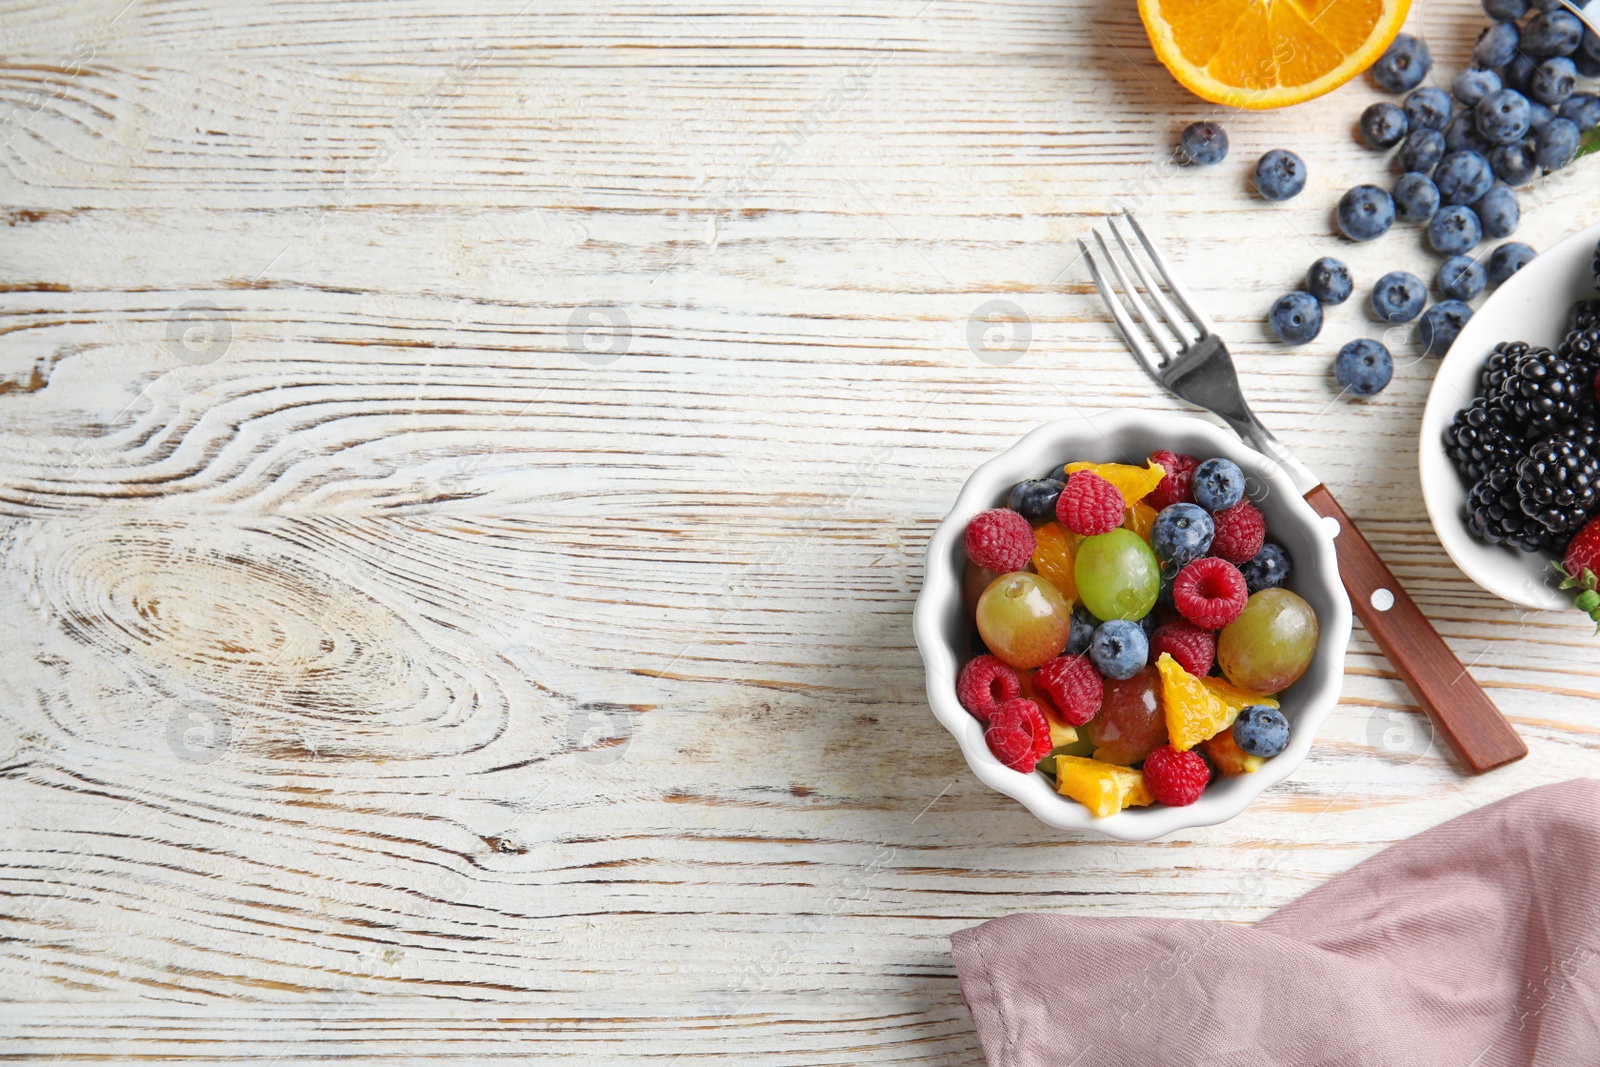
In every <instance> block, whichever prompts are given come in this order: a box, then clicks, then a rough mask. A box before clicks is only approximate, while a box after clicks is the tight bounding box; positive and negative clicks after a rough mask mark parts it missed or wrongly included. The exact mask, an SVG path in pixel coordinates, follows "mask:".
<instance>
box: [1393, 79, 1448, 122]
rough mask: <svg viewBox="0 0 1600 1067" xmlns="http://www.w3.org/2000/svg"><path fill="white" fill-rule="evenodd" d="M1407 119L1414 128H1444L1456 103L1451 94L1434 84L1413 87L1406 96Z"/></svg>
mask: <svg viewBox="0 0 1600 1067" xmlns="http://www.w3.org/2000/svg"><path fill="white" fill-rule="evenodd" d="M1405 109H1406V121H1407V123H1408V124H1409V126H1410V128H1411V129H1413V130H1443V129H1444V128H1445V126H1446V125H1447V124H1448V123H1449V122H1450V115H1451V113H1452V112H1454V111H1455V105H1454V104H1452V103H1451V101H1450V94H1449V93H1447V92H1445V91H1444V90H1443V89H1435V88H1433V87H1432V86H1429V87H1427V88H1423V89H1413V90H1412V91H1411V95H1410V96H1407V97H1406V104H1405Z"/></svg>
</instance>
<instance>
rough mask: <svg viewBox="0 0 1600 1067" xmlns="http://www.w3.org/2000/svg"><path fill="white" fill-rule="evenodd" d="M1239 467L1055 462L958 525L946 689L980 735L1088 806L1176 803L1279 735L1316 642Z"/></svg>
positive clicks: (1262, 752) (1168, 455) (1278, 743)
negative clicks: (967, 649) (958, 654)
mask: <svg viewBox="0 0 1600 1067" xmlns="http://www.w3.org/2000/svg"><path fill="white" fill-rule="evenodd" d="M1267 536H1268V530H1267V523H1266V519H1265V517H1264V516H1263V515H1262V514H1261V512H1260V511H1259V510H1258V509H1257V508H1256V506H1255V504H1253V503H1252V502H1251V501H1250V500H1248V499H1247V498H1246V496H1245V476H1244V472H1243V471H1242V470H1241V469H1240V468H1239V466H1238V464H1236V463H1234V462H1233V461H1232V460H1228V459H1223V458H1209V459H1205V460H1201V459H1198V458H1196V457H1194V456H1186V455H1181V454H1178V453H1174V452H1170V451H1165V450H1160V451H1156V452H1153V453H1151V454H1150V456H1149V458H1148V460H1147V461H1146V463H1145V464H1144V465H1143V466H1140V465H1137V464H1124V463H1091V462H1087V461H1075V462H1070V463H1065V464H1063V465H1061V466H1060V467H1057V468H1055V469H1054V470H1052V471H1050V472H1049V473H1048V474H1046V475H1045V476H1044V477H1042V478H1037V479H1030V480H1029V481H1025V482H1022V483H1020V484H1018V485H1017V486H1015V487H1014V488H1013V489H1012V490H1011V491H1010V493H1009V494H1007V497H1006V504H1005V506H1004V507H999V508H993V509H991V510H989V511H985V512H983V513H982V514H980V515H977V516H976V517H974V518H973V519H972V521H971V522H970V523H968V525H967V529H966V536H965V546H966V552H967V569H966V574H965V577H964V580H963V585H962V602H963V605H964V607H965V609H966V610H967V611H968V612H969V613H970V614H971V616H972V619H973V623H974V625H975V628H976V637H975V647H974V655H973V657H972V659H971V660H969V661H968V662H967V663H966V664H965V665H964V666H963V667H962V669H961V673H960V676H959V677H958V679H957V681H956V696H957V699H959V700H960V702H961V706H962V707H963V708H965V709H966V710H967V711H968V712H969V713H970V714H971V715H972V716H973V717H974V718H976V719H977V720H978V721H979V722H981V723H983V724H984V739H985V740H986V741H987V742H988V745H989V749H990V751H992V752H993V753H994V755H995V757H996V758H997V759H998V760H1000V762H1001V763H1003V764H1005V765H1006V766H1007V767H1009V768H1011V769H1012V770H1014V771H1017V772H1018V773H1021V774H1035V773H1037V774H1043V775H1045V776H1047V777H1048V778H1049V779H1051V780H1052V781H1053V782H1054V783H1055V786H1056V789H1057V791H1058V792H1060V793H1061V794H1062V795H1063V796H1068V797H1071V798H1072V799H1073V800H1076V801H1078V802H1079V803H1080V804H1082V805H1084V806H1085V807H1086V808H1088V809H1089V811H1090V812H1092V813H1093V814H1094V815H1096V816H1102V817H1103V816H1107V815H1113V814H1115V813H1117V812H1119V811H1121V810H1123V809H1124V808H1128V807H1135V806H1143V805H1148V804H1168V805H1177V806H1181V805H1186V804H1192V803H1194V802H1195V801H1196V800H1198V799H1199V798H1200V795H1201V794H1202V793H1203V792H1204V791H1205V789H1206V786H1207V785H1208V784H1210V782H1211V781H1212V780H1213V779H1214V778H1216V777H1217V776H1218V775H1238V774H1250V773H1252V772H1254V771H1256V770H1258V769H1260V767H1261V766H1262V764H1263V763H1265V762H1266V761H1267V760H1269V759H1271V758H1272V757H1274V756H1276V755H1278V753H1280V752H1282V751H1283V750H1284V748H1285V747H1287V745H1288V743H1289V733H1290V723H1289V721H1288V719H1287V718H1286V717H1285V716H1284V714H1283V712H1282V711H1281V710H1280V708H1279V703H1278V696H1279V694H1281V693H1282V692H1283V691H1284V690H1286V689H1288V688H1289V687H1290V686H1292V685H1294V684H1295V682H1297V681H1299V679H1300V677H1301V675H1303V674H1305V672H1306V668H1308V667H1309V666H1310V665H1311V658H1312V656H1314V655H1315V654H1316V648H1317V636H1318V627H1317V616H1316V612H1315V611H1313V610H1312V608H1311V605H1309V604H1307V603H1306V602H1305V600H1303V599H1302V598H1301V597H1299V596H1298V595H1296V594H1295V593H1294V592H1293V591H1292V590H1290V589H1288V588H1287V587H1286V584H1285V583H1286V582H1287V580H1288V578H1289V576H1290V573H1291V571H1292V562H1291V560H1290V557H1289V554H1288V552H1286V551H1285V550H1284V548H1283V547H1282V546H1281V545H1278V544H1275V543H1273V542H1271V541H1269V540H1267Z"/></svg>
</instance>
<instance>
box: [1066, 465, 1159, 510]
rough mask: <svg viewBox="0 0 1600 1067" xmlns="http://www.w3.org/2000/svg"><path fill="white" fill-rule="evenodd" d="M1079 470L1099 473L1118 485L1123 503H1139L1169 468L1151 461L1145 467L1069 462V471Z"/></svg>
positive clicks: (1073, 472)
mask: <svg viewBox="0 0 1600 1067" xmlns="http://www.w3.org/2000/svg"><path fill="white" fill-rule="evenodd" d="M1079 471H1089V472H1090V473H1092V474H1098V475H1099V476H1100V477H1102V478H1104V479H1105V480H1106V481H1108V482H1110V483H1111V484H1112V485H1114V486H1116V487H1117V492H1119V493H1121V494H1122V500H1123V503H1126V504H1130V505H1131V504H1137V503H1138V502H1139V501H1141V500H1143V499H1144V498H1145V497H1147V496H1149V495H1150V490H1152V489H1154V488H1155V487H1156V486H1158V485H1160V484H1161V479H1163V478H1165V477H1166V476H1167V469H1166V468H1165V467H1163V466H1162V465H1161V464H1159V463H1151V464H1150V465H1148V466H1145V467H1135V466H1133V465H1132V464H1131V463H1068V464H1067V473H1068V474H1076V473H1078V472H1079Z"/></svg>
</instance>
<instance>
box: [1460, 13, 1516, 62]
mask: <svg viewBox="0 0 1600 1067" xmlns="http://www.w3.org/2000/svg"><path fill="white" fill-rule="evenodd" d="M1521 43H1522V32H1521V31H1520V30H1518V29H1517V24H1516V23H1515V22H1497V23H1495V24H1494V25H1493V26H1485V27H1484V29H1483V32H1482V33H1480V34H1478V41H1477V43H1476V44H1474V45H1473V46H1472V62H1473V63H1474V64H1476V65H1477V66H1480V67H1503V66H1505V65H1506V64H1507V63H1509V62H1511V61H1512V60H1513V59H1515V58H1516V57H1517V45H1519V44H1521Z"/></svg>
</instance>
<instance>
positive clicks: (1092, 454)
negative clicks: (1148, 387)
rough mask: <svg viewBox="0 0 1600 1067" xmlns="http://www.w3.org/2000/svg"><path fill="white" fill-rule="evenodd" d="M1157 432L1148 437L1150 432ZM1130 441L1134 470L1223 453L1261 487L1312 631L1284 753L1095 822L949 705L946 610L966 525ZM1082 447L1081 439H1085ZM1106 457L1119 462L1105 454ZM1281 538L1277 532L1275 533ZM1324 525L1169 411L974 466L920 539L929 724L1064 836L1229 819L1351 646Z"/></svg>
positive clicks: (1049, 438) (1133, 415) (1293, 692)
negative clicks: (1010, 496)
mask: <svg viewBox="0 0 1600 1067" xmlns="http://www.w3.org/2000/svg"><path fill="white" fill-rule="evenodd" d="M1152 426H1159V427H1160V429H1159V430H1152V429H1150V427H1152ZM1132 438H1138V439H1140V440H1142V441H1143V444H1141V445H1138V446H1132V445H1131V442H1130V446H1129V447H1132V448H1134V450H1135V451H1136V453H1137V458H1132V461H1133V462H1142V460H1143V457H1144V456H1146V455H1148V454H1149V453H1150V452H1151V451H1153V450H1155V449H1156V448H1173V449H1176V450H1182V451H1185V452H1189V453H1191V454H1203V455H1206V456H1226V457H1227V458H1229V459H1232V460H1233V461H1234V462H1235V463H1238V464H1239V466H1240V467H1241V468H1242V469H1243V470H1244V471H1245V473H1246V475H1247V478H1254V479H1256V480H1257V484H1258V485H1264V487H1265V492H1264V493H1263V492H1262V491H1261V490H1259V489H1258V490H1256V491H1253V492H1252V498H1253V499H1257V501H1258V504H1259V506H1261V508H1262V510H1263V511H1264V512H1266V513H1267V516H1268V522H1269V526H1270V528H1271V529H1272V532H1273V539H1274V540H1276V541H1279V542H1294V543H1293V544H1292V545H1289V544H1286V546H1285V547H1287V548H1289V550H1290V555H1291V557H1292V558H1293V560H1294V565H1295V569H1294V572H1293V577H1292V578H1291V581H1290V586H1291V587H1292V588H1293V589H1294V590H1295V591H1296V592H1297V593H1299V594H1300V595H1301V596H1303V597H1305V599H1306V600H1307V601H1308V602H1310V603H1312V605H1313V607H1315V608H1316V611H1317V617H1318V623H1319V629H1320V634H1319V637H1318V643H1317V644H1318V647H1317V658H1316V659H1315V660H1313V662H1312V666H1311V669H1309V670H1308V671H1307V672H1306V674H1305V676H1304V677H1303V678H1301V680H1300V681H1299V682H1297V683H1296V684H1295V685H1294V686H1293V687H1291V688H1290V689H1289V690H1288V691H1287V696H1285V697H1284V698H1283V703H1284V707H1285V711H1286V712H1288V713H1289V714H1290V715H1291V718H1292V721H1293V722H1294V726H1295V729H1294V731H1293V733H1292V735H1291V738H1290V743H1289V747H1288V748H1286V749H1285V750H1284V751H1283V752H1282V753H1280V754H1279V755H1278V756H1276V757H1274V758H1272V759H1271V760H1268V761H1267V763H1266V764H1265V765H1264V766H1263V767H1262V768H1261V769H1260V770H1258V771H1256V772H1254V773H1253V774H1244V775H1237V776H1231V777H1227V778H1223V779H1220V780H1219V781H1217V782H1214V783H1213V784H1212V785H1211V786H1210V787H1209V788H1208V789H1207V790H1206V792H1205V794H1204V795H1203V796H1201V798H1200V799H1199V800H1198V801H1196V802H1195V803H1194V804H1191V805H1189V806H1187V807H1166V806H1164V805H1152V806H1150V807H1146V808H1130V809H1128V810H1126V811H1122V812H1119V813H1117V814H1115V815H1111V816H1107V817H1105V818H1096V817H1095V816H1093V815H1091V814H1090V813H1089V810H1088V809H1087V808H1085V807H1084V806H1083V805H1081V804H1079V803H1078V802H1077V801H1075V800H1072V799H1070V798H1068V797H1064V796H1061V795H1060V794H1058V793H1056V791H1055V790H1054V789H1053V788H1052V787H1051V786H1050V784H1049V783H1048V782H1046V781H1045V779H1044V777H1043V776H1042V775H1040V774H1037V773H1028V774H1023V773H1020V772H1018V771H1014V770H1011V769H1010V768H1009V767H1006V766H1004V765H1003V764H1002V763H1000V761H999V760H998V759H996V758H995V756H994V754H993V753H991V752H990V751H989V746H988V745H987V744H986V743H985V742H984V738H983V729H982V727H981V725H980V724H979V723H978V721H977V720H976V719H974V718H973V717H972V716H971V715H969V714H968V713H967V711H966V710H965V709H964V708H962V707H961V705H960V703H959V702H958V701H957V700H956V695H955V678H956V674H957V673H958V672H959V669H960V666H961V663H962V661H963V660H964V659H965V656H964V655H962V654H961V653H960V652H959V651H958V650H957V648H956V647H954V643H953V642H952V641H951V640H950V639H949V637H948V635H947V629H946V628H947V626H948V624H949V622H950V619H951V613H952V610H953V611H954V612H955V613H956V614H957V615H961V614H963V613H962V611H961V603H960V601H961V572H962V569H963V567H964V561H965V553H964V551H962V550H961V549H960V542H961V539H962V535H963V533H964V531H965V529H966V525H967V522H968V521H969V520H970V519H971V518H972V516H974V515H976V514H977V513H978V512H980V511H984V510H986V509H988V508H991V507H996V506H998V505H999V503H1000V502H1001V501H1002V500H1003V499H1004V496H1005V493H1006V491H1007V490H1008V489H1009V488H1010V487H1011V486H1012V485H1014V484H1016V483H1017V482H1018V481H1021V480H1023V479H1025V478H1028V477H1037V476H1038V472H1040V471H1044V470H1048V469H1049V468H1050V467H1051V466H1054V465H1055V464H1058V463H1061V462H1064V461H1065V460H1067V459H1081V458H1097V459H1100V460H1102V461H1113V460H1114V461H1117V462H1128V461H1130V458H1131V457H1132V455H1133V453H1129V452H1125V451H1123V450H1122V449H1119V448H1118V446H1117V444H1116V442H1117V441H1119V440H1127V439H1132ZM1086 439H1087V440H1086ZM1113 451H1117V452H1119V455H1117V456H1112V455H1111V453H1112V452H1113ZM1286 532H1287V534H1288V536H1285V534H1286ZM1333 536H1334V533H1333V528H1332V527H1330V525H1329V524H1328V523H1325V522H1324V520H1323V519H1322V518H1321V517H1320V516H1319V515H1317V513H1316V512H1314V511H1313V510H1312V509H1311V506H1310V505H1309V504H1307V503H1306V502H1305V500H1304V498H1303V497H1302V496H1301V495H1300V494H1299V493H1298V492H1296V491H1295V488H1294V485H1293V483H1292V482H1290V481H1289V478H1288V476H1287V475H1286V474H1284V473H1283V472H1282V470H1281V469H1279V468H1278V467H1277V466H1276V465H1275V464H1273V463H1272V461H1271V460H1269V459H1267V457H1265V456H1263V455H1261V454H1260V453H1259V452H1256V451H1255V450H1254V449H1252V448H1250V447H1249V446H1248V445H1246V444H1244V443H1243V442H1242V441H1240V440H1239V439H1238V438H1237V437H1235V436H1233V435H1232V434H1230V433H1228V432H1226V431H1224V430H1222V429H1221V428H1219V427H1217V426H1216V425H1214V424H1213V423H1210V422H1207V421H1205V420H1203V419H1199V418H1195V417H1193V416H1188V415H1182V414H1178V413H1176V412H1165V411H1164V412H1143V411H1140V412H1125V411H1123V412H1107V413H1104V414H1101V415H1096V416H1093V417H1089V418H1066V419H1058V420H1055V421H1053V422H1048V423H1045V424H1044V425H1042V426H1039V427H1038V428H1036V429H1034V430H1033V431H1032V432H1031V433H1029V434H1027V435H1026V436H1025V437H1023V438H1022V439H1021V440H1019V441H1017V442H1016V443H1015V444H1013V445H1012V446H1011V447H1010V448H1008V449H1006V450H1005V451H1004V452H1002V453H1000V454H999V455H997V456H995V457H993V458H992V459H990V460H988V461H987V462H985V463H984V464H983V465H982V466H980V467H979V468H978V469H977V470H976V471H974V472H973V474H972V475H971V476H970V477H969V478H968V479H967V481H966V484H964V485H963V486H962V488H961V492H960V493H959V494H958V496H957V497H956V502H955V506H954V507H953V508H952V509H951V511H950V513H949V514H948V515H947V516H946V517H945V518H944V520H943V521H942V522H941V523H940V524H939V527H938V529H937V530H935V531H934V534H933V537H932V538H931V539H930V540H929V542H928V552H927V557H926V564H925V568H924V579H923V585H922V590H921V592H920V593H919V594H918V596H917V603H916V608H915V610H914V612H913V616H912V629H913V632H914V634H915V637H916V642H917V649H918V651H919V652H920V653H921V654H922V659H923V663H924V665H925V666H926V673H927V686H928V702H929V705H930V706H931V708H932V710H933V714H934V717H935V718H937V719H938V720H939V722H940V723H941V724H942V725H943V726H944V727H945V729H947V730H949V731H950V733H951V735H952V736H953V737H954V738H955V739H956V742H957V743H958V744H959V745H960V746H961V752H962V755H963V756H965V757H966V761H967V765H968V766H969V767H971V768H972V772H973V773H974V774H975V775H977V776H978V779H979V780H980V781H982V782H983V783H984V784H985V785H987V786H989V787H990V788H991V789H994V790H996V791H997V792H1000V793H1004V794H1005V795H1007V796H1009V797H1012V798H1013V799H1015V800H1017V801H1019V802H1020V803H1021V804H1022V805H1023V806H1025V807H1026V808H1027V809H1028V810H1029V811H1031V812H1033V814H1034V815H1035V816H1037V817H1038V818H1039V819H1040V820H1041V821H1043V822H1044V823H1046V824H1047V825H1050V826H1053V827H1056V828H1058V829H1064V830H1092V831H1095V832H1097V833H1101V834H1105V835H1106V836H1108V837H1112V838H1116V839H1118V840H1122V841H1150V840H1153V839H1155V838H1158V837H1162V836H1164V835H1166V834H1170V833H1173V832H1175V831H1178V830H1183V829H1188V828H1191V827H1198V826H1210V825H1213V824H1215V823H1219V822H1224V821H1226V820H1228V819H1231V818H1233V817H1234V816H1235V815H1237V814H1239V812H1241V811H1243V810H1244V809H1245V807H1246V806H1247V805H1248V804H1249V803H1250V802H1251V801H1252V800H1254V799H1255V798H1256V797H1258V796H1260V795H1261V794H1262V793H1263V792H1265V791H1266V790H1267V789H1269V788H1271V787H1272V786H1274V785H1277V784H1278V783H1279V782H1282V781H1283V780H1284V779H1286V778H1288V777H1289V776H1290V775H1291V774H1293V773H1294V772H1295V770H1296V769H1297V768H1298V767H1299V766H1300V764H1301V763H1302V762H1303V761H1304V760H1305V758H1306V755H1307V754H1308V753H1309V752H1310V750H1311V743H1312V741H1313V740H1314V739H1315V737H1316V733H1317V730H1318V729H1319V728H1320V727H1321V725H1322V723H1323V721H1324V720H1325V719H1326V718H1327V717H1328V714H1329V713H1330V712H1331V711H1332V710H1333V708H1334V706H1335V705H1336V704H1338V702H1339V693H1340V689H1341V687H1342V685H1343V682H1344V658H1345V650H1346V648H1347V647H1348V645H1349V641H1350V629H1351V613H1350V600H1349V597H1348V595H1347V594H1346V593H1345V590H1344V585H1343V583H1342V582H1341V581H1340V579H1339V569H1338V562H1337V560H1336V558H1335V555H1334V548H1333Z"/></svg>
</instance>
